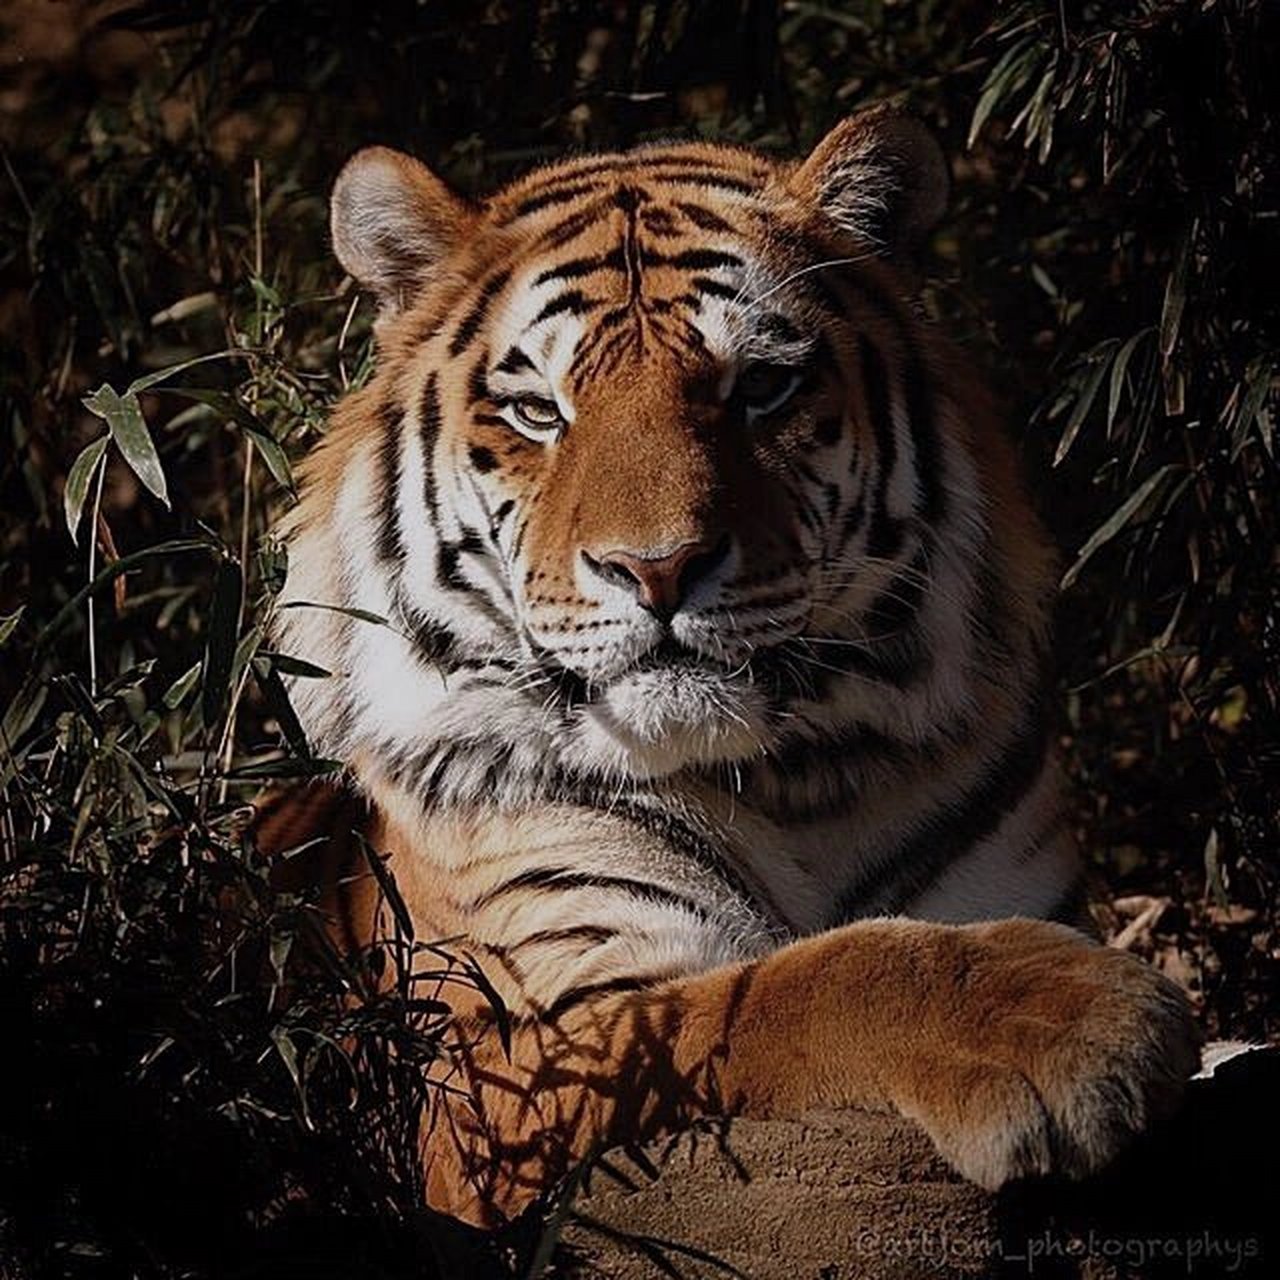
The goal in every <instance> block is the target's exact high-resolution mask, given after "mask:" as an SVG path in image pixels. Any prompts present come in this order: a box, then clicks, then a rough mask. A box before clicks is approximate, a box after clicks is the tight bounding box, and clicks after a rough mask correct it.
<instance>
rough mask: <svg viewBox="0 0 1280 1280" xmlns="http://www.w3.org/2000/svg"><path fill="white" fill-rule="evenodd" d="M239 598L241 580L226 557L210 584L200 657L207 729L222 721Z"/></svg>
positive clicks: (229, 675)
mask: <svg viewBox="0 0 1280 1280" xmlns="http://www.w3.org/2000/svg"><path fill="white" fill-rule="evenodd" d="M243 595H244V576H243V574H242V573H241V572H240V566H239V564H237V563H236V561H234V560H232V559H231V558H230V557H226V558H224V559H223V561H222V562H221V563H220V564H219V565H218V577H217V581H216V582H215V583H214V588H213V609H212V611H211V612H210V616H209V639H208V643H207V645H206V647H205V653H204V681H203V683H202V685H201V687H200V711H201V714H202V715H203V717H204V723H205V724H206V725H207V726H208V727H209V728H212V727H213V726H214V725H215V724H217V723H218V721H219V720H220V719H221V718H222V711H223V708H224V707H225V706H226V704H227V697H228V695H229V693H230V691H231V673H232V669H233V667H234V665H235V657H236V632H237V630H238V629H239V626H240V604H241V600H242V598H243Z"/></svg>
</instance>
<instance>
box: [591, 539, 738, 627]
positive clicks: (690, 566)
mask: <svg viewBox="0 0 1280 1280" xmlns="http://www.w3.org/2000/svg"><path fill="white" fill-rule="evenodd" d="M728 552H729V537H728V535H727V534H726V535H725V536H724V537H723V538H721V539H720V540H719V541H718V542H715V543H710V542H685V543H681V545H680V546H678V547H677V548H676V549H675V550H674V551H669V552H666V553H665V554H660V555H654V554H652V553H651V552H649V553H647V552H643V551H632V550H626V549H622V548H617V549H615V550H612V551H605V552H603V553H602V554H600V555H599V556H593V555H592V554H591V553H590V552H589V551H585V550H584V551H583V553H582V558H583V560H584V561H586V564H587V567H588V568H589V569H590V570H591V571H592V572H593V573H594V574H595V575H596V576H597V577H599V578H603V579H604V581H605V582H609V583H612V584H613V585H614V586H617V587H622V588H623V589H624V590H626V591H630V592H631V594H632V595H633V596H634V597H635V599H636V603H637V604H639V606H640V607H641V608H642V609H647V610H648V611H649V612H650V613H651V614H653V615H654V617H655V618H657V619H658V620H659V621H660V622H670V621H671V619H672V618H673V617H674V616H675V614H676V613H677V611H678V610H679V608H680V606H681V605H682V604H683V603H684V601H685V599H686V598H687V596H688V594H689V592H690V591H692V590H693V588H694V587H695V586H696V585H697V584H698V582H700V581H701V580H702V579H703V578H705V577H706V576H707V575H708V574H709V573H710V572H711V571H712V570H713V569H715V568H716V567H717V566H718V565H719V564H720V563H721V562H722V561H723V560H724V558H725V556H726V555H727V554H728Z"/></svg>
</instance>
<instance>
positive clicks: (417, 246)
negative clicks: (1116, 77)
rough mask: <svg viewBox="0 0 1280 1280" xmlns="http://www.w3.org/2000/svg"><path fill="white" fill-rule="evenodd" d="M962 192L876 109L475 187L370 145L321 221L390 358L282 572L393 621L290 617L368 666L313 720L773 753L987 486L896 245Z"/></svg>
mask: <svg viewBox="0 0 1280 1280" xmlns="http://www.w3.org/2000/svg"><path fill="white" fill-rule="evenodd" d="M945 191H946V170H945V166H944V163H943V161H942V158H941V156H940V154H939V152H938V150H937V148H936V146H935V144H934V143H933V142H932V140H931V139H930V138H929V136H928V135H927V133H925V131H924V130H923V129H922V128H921V126H919V125H918V124H916V123H915V122H914V121H913V120H911V119H910V118H908V117H904V116H901V115H898V114H895V113H893V112H890V111H887V110H871V111H868V112H864V113H862V114H860V115H857V116H855V117H853V118H851V119H849V120H846V121H845V122H844V123H843V124H841V125H839V126H838V127H837V128H836V129H835V130H834V131H833V132H832V133H830V134H829V135H828V136H827V137H826V138H825V139H824V140H823V141H822V142H821V143H820V144H819V145H818V146H817V148H816V149H815V150H814V151H813V152H812V154H810V155H809V156H808V158H807V159H805V160H803V161H801V162H798V163H796V162H776V161H774V160H772V159H769V158H766V157H764V156H762V155H760V154H758V153H756V152H753V151H750V150H746V149H740V148H734V147H724V146H713V145H707V144H702V143H690V144H677V145H647V146H643V147H640V148H638V149H636V150H632V151H629V152H625V153H618V154H607V155H594V156H586V157H581V158H574V159H569V160H566V161H564V162H563V163H559V164H555V165H552V166H550V167H547V168H543V169H540V170H538V171H536V172H534V173H532V174H530V175H528V176H526V177H523V178H521V179H519V180H517V181H515V182H513V183H512V184H510V185H509V186H507V187H505V188H504V189H502V190H501V191H499V192H498V193H497V194H495V195H493V196H491V197H490V198H488V199H486V200H483V201H480V202H472V201H470V200H467V199H464V198H462V197H460V196H459V195H457V194H456V193H455V192H454V191H452V190H451V189H450V188H449V187H448V186H446V185H445V183H443V182H442V181H441V180H440V179H439V178H438V177H436V176H435V175H434V174H432V173H431V172H430V171H429V170H428V169H427V168H425V167H424V166H423V165H422V164H420V163H419V162H417V161H416V160H413V159H411V158H409V157H408V156H405V155H402V154H399V153H397V152H394V151H390V150H386V149H383V148H373V149H370V150H366V151H362V152H360V153H359V154H357V155H356V156H355V157H354V158H353V159H352V160H351V161H350V162H349V163H348V164H347V166H346V168H345V169H344V170H343V171H342V173H341V175H340V176H339V178H338V181H337V184H336V188H335V190H334V193H333V201H332V232H333V240H334V245H335V248H336V251H337V255H338V257H339V259H340V260H341V262H342V264H343V265H344V266H345V268H346V269H347V271H348V272H349V273H350V274H351V275H352V276H353V277H355V279H356V280H357V281H359V282H360V283H361V284H363V285H364V286H366V287H367V288H369V289H370V290H372V291H373V292H374V293H375V294H376V296H377V299H378V304H379V308H380V310H379V316H378V320H377V323H376V331H377V346H378V372H377V374H376V376H375V378H374V379H373V380H372V382H371V383H370V385H369V386H368V387H366V388H364V389H363V390H361V391H360V392H358V393H356V394H354V395H352V396H349V397H348V398H347V400H346V401H344V402H343V404H342V405H341V406H340V407H339V409H338V411H337V413H336V414H335V420H334V426H333V429H332V430H331V432H330V434H329V438H328V439H327V440H326V442H325V444H324V445H323V446H322V447H321V449H320V450H319V451H318V454H317V456H316V457H315V458H314V459H313V460H312V462H311V464H310V468H309V471H308V473H307V485H306V490H305V493H304V497H303V500H302V503H301V505H300V507H299V508H298V509H297V511H296V512H295V514H294V516H293V517H292V518H291V521H290V523H291V528H292V533H291V537H292V539H293V543H294V551H293V555H294V560H295V568H294V569H292V570H291V580H293V581H294V582H295V586H294V594H295V595H298V596H302V595H306V596H310V598H311V600H312V601H313V602H314V601H323V600H327V601H328V602H330V603H336V604H338V605H339V606H342V607H345V608H346V609H348V610H352V609H355V610H360V611H365V612H373V613H377V614H379V615H381V616H383V617H385V618H387V619H388V625H387V627H385V628H383V629H382V631H381V632H380V633H378V634H377V635H374V634H373V632H372V631H371V629H370V627H369V626H368V625H367V624H364V623H362V622H361V621H360V619H359V618H352V617H351V616H350V613H348V614H346V615H344V616H338V617H334V616H333V615H332V614H329V615H327V616H326V617H318V616H313V618H312V621H310V622H306V623H304V621H303V614H302V613H301V612H299V613H291V614H289V615H288V618H289V621H288V623H287V625H286V627H285V630H286V632H287V633H288V634H289V636H290V639H291V641H292V642H296V643H297V644H300V645H301V646H303V647H304V648H305V649H307V650H309V653H310V654H316V653H317V652H319V654H320V656H321V657H322V658H324V657H327V658H328V661H329V664H331V665H332V667H333V668H334V669H335V670H336V671H338V672H339V673H340V674H341V675H342V677H343V679H344V680H345V681H346V688H345V692H343V694H342V696H341V697H338V698H335V697H334V696H333V694H332V691H327V692H326V691H318V690H316V689H314V688H313V687H312V685H314V682H308V687H307V688H306V689H305V690H301V691H300V697H301V699H302V709H303V710H304V711H309V715H308V717H306V718H307V720H308V724H309V727H311V728H312V729H313V730H314V731H315V732H317V733H318V735H319V737H320V739H321V743H322V745H324V746H326V747H328V748H330V749H336V750H340V751H345V752H348V753H350V752H352V751H356V752H361V751H363V752H365V753H366V754H370V753H371V754H373V755H380V756H382V757H386V756H388V755H389V754H390V755H391V756H393V757H394V759H395V760H396V761H397V762H398V767H402V766H404V764H405V762H406V761H408V760H409V759H411V758H414V753H415V752H417V753H419V757H418V758H420V759H421V760H422V761H426V760H427V759H428V757H429V758H431V759H440V758H442V752H443V751H444V750H445V747H444V746H442V745H441V744H443V743H446V742H448V743H451V744H452V748H451V749H455V750H456V747H457V744H458V743H460V742H463V741H474V740H476V739H477V738H478V737H479V736H485V737H487V738H489V739H494V740H503V741H507V742H509V743H510V744H511V746H510V750H509V756H510V755H511V753H515V754H516V755H518V753H519V751H521V750H523V748H522V747H519V746H518V745H516V744H519V743H521V742H524V741H526V740H527V739H530V738H533V739H537V740H538V741H539V742H540V746H539V748H538V750H539V751H541V752H542V753H543V754H544V755H546V756H548V758H549V757H554V758H555V760H556V761H557V767H563V768H568V769H571V770H579V771H587V772H591V773H594V774H597V775H601V776H611V777H615V778H617V777H630V778H653V777H659V776H663V775H666V774H670V773H672V772H674V771H676V770H679V769H681V768H683V767H685V766H687V765H691V764H694V765H717V764H723V763H724V762H726V761H733V760H740V759H744V758H748V757H750V756H752V755H756V754H758V753H760V752H761V751H767V750H768V749H769V747H770V744H771V742H772V741H773V740H774V739H775V738H776V736H777V734H778V732H779V730H780V726H783V725H784V724H785V722H786V720H787V718H788V717H790V716H794V715H795V714H797V712H796V707H797V705H798V704H803V703H805V701H806V699H807V700H809V701H815V700H816V701H820V700H821V698H822V696H823V694H822V691H821V690H815V686H816V685H819V684H821V683H822V681H823V680H824V679H825V678H826V676H825V672H826V671H828V670H833V671H834V670H842V671H845V672H846V673H847V672H850V671H855V669H856V668H858V664H859V663H870V664H872V665H873V666H874V664H875V663H876V662H880V661H885V662H888V661H892V660H897V659H896V658H892V657H891V656H890V655H895V654H897V655H898V656H900V654H901V648H902V646H901V645H900V644H899V645H898V646H897V648H895V643H896V642H895V636H894V633H893V626H892V623H891V621H890V622H886V620H885V616H884V611H885V609H886V607H888V609H889V611H890V612H892V609H893V607H894V606H893V604H892V601H893V600H894V599H895V598H898V599H900V598H901V597H902V596H903V595H905V594H909V593H910V592H911V591H912V590H913V589H915V587H916V586H918V578H919V577H920V575H921V574H922V573H923V569H922V567H921V566H922V563H923V561H924V559H925V558H927V557H929V556H930V555H931V554H933V553H934V552H935V551H936V549H937V545H938V544H939V541H940V540H941V539H942V538H944V537H946V536H951V537H953V538H960V539H963V538H964V537H965V536H967V535H966V533H965V528H966V527H967V524H972V523H973V522H974V520H975V519H976V517H975V516H974V514H973V512H968V513H966V512H964V511H960V510H958V508H959V506H960V505H962V504H963V501H964V491H965V489H966V485H968V483H969V480H970V477H969V476H968V474H967V472H966V471H965V467H966V466H967V465H968V464H967V463H966V462H964V461H963V460H960V461H957V460H954V459H953V460H952V461H948V460H947V458H946V457H944V453H945V449H944V443H943V441H942V437H943V435H944V434H945V432H947V431H948V430H951V431H954V430H956V429H957V428H955V426H954V424H951V425H948V424H949V420H950V418H953V417H955V416H956V415H955V414H954V413H953V412H952V411H951V410H950V409H949V408H948V406H947V404H946V403H945V391H944V389H943V388H942V387H941V385H940V379H939V377H938V374H937V369H936V357H935V355H934V353H933V351H932V348H931V347H930V346H929V344H928V342H927V340H926V339H924V338H923V337H922V336H921V332H922V331H921V328H920V325H919V323H918V320H917V318H916V316H915V314H914V312H913V309H912V307H911V305H910V303H909V301H908V300H907V298H908V294H909V292H910V290H909V288H908V284H907V277H906V276H905V275H904V274H903V271H902V263H903V262H904V261H905V260H906V259H907V257H908V251H909V249H910V247H911V246H912V245H913V243H914V242H916V241H918V240H919V239H920V237H921V236H922V234H923V233H924V232H926V231H927V230H928V229H929V228H930V227H931V226H932V225H933V223H934V222H935V220H936V219H937V218H938V217H939V215H940V213H941V212H942V209H943V204H944V200H945ZM953 499H954V501H953ZM948 521H949V522H950V528H951V534H950V535H947V534H946V533H945V530H943V526H944V525H946V524H947V522H948ZM940 530H942V532H941V533H940ZM299 561H301V562H302V563H301V564H300V565H299V564H298V562H299ZM913 567H914V568H913ZM913 572H914V573H915V574H916V578H912V576H911V574H912V573H913ZM326 628H327V630H326ZM886 628H887V630H886ZM878 631H881V632H883V633H884V634H877V632H878ZM936 639H937V638H936V637H934V640H935V641H936ZM914 642H915V643H925V642H927V638H925V639H922V638H921V637H919V636H916V637H915V638H914ZM303 656H309V655H308V653H304V654H303ZM873 674H874V673H873ZM856 679H860V680H862V681H864V682H868V681H870V680H871V679H872V676H868V675H867V674H866V672H865V671H863V672H861V674H857V675H856ZM530 750H532V748H531V749H530ZM424 767H425V765H424Z"/></svg>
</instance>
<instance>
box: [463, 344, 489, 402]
mask: <svg viewBox="0 0 1280 1280" xmlns="http://www.w3.org/2000/svg"><path fill="white" fill-rule="evenodd" d="M488 364H489V353H488V352H487V351H486V352H485V353H483V354H482V355H481V357H480V359H479V360H477V361H476V362H475V364H473V365H472V366H471V373H470V374H469V375H468V377H467V397H468V399H469V401H470V404H471V407H472V408H474V407H475V406H476V405H477V404H479V403H480V402H481V401H483V400H488V399H489V383H488V381H487V379H486V378H485V369H486V368H487V367H488Z"/></svg>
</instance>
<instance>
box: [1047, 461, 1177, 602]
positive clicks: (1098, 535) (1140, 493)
mask: <svg viewBox="0 0 1280 1280" xmlns="http://www.w3.org/2000/svg"><path fill="white" fill-rule="evenodd" d="M1180 470H1182V468H1181V467H1179V466H1178V465H1177V464H1175V463H1172V462H1170V463H1166V464H1165V465H1164V466H1163V467H1160V468H1159V469H1158V470H1156V471H1154V472H1152V474H1151V475H1149V476H1148V477H1147V478H1146V479H1145V480H1144V481H1143V482H1142V484H1140V485H1139V486H1138V488H1137V489H1135V490H1134V492H1133V493H1131V494H1130V495H1129V496H1128V497H1127V498H1126V499H1125V500H1124V502H1122V503H1121V504H1120V506H1119V507H1117V508H1116V510H1115V511H1113V512H1112V513H1111V515H1110V516H1108V517H1107V519H1106V520H1104V521H1103V522H1102V524H1100V525H1099V526H1098V528H1096V529H1095V530H1094V531H1093V533H1091V534H1090V535H1089V539H1088V541H1087V542H1085V544H1084V546H1083V547H1081V548H1080V552H1079V554H1078V555H1077V556H1076V560H1075V563H1074V564H1073V565H1072V566H1071V568H1070V569H1068V570H1067V572H1066V574H1065V575H1064V576H1063V579H1062V589H1063V590H1064V591H1065V590H1066V589H1067V588H1068V587H1069V586H1071V584H1072V583H1073V582H1075V580H1076V579H1077V578H1078V577H1079V576H1080V571H1081V570H1082V569H1083V568H1084V566H1085V565H1086V564H1087V563H1088V562H1089V561H1090V560H1091V559H1092V558H1093V556H1094V555H1095V554H1096V553H1097V551H1098V550H1099V549H1100V548H1102V547H1104V546H1106V544H1107V543H1108V542H1110V541H1111V539H1112V538H1114V537H1115V536H1116V534H1118V533H1119V532H1120V531H1121V530H1122V529H1123V528H1124V527H1125V526H1126V525H1127V524H1128V523H1129V521H1130V520H1132V519H1133V518H1134V516H1136V515H1137V514H1138V512H1139V511H1140V510H1141V509H1142V508H1143V507H1144V506H1145V505H1146V504H1147V502H1148V501H1149V500H1150V499H1151V497H1152V495H1153V494H1154V493H1155V492H1156V490H1157V489H1158V488H1159V487H1160V486H1161V485H1162V484H1164V483H1165V481H1166V480H1168V479H1169V477H1170V476H1171V475H1172V474H1173V473H1174V472H1176V471H1180Z"/></svg>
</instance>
